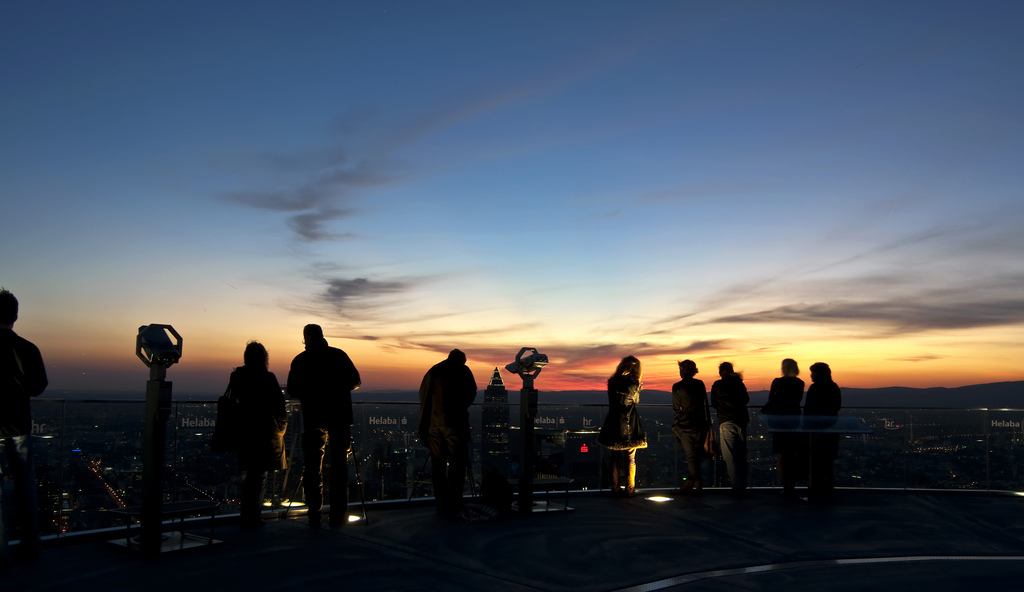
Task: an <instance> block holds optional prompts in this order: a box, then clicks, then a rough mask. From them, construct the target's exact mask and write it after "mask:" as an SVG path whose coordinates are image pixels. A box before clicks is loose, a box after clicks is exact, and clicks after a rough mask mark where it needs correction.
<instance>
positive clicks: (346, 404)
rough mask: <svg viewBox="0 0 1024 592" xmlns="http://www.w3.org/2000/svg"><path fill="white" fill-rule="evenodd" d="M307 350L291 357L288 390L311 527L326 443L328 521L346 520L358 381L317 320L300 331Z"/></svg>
mask: <svg viewBox="0 0 1024 592" xmlns="http://www.w3.org/2000/svg"><path fill="white" fill-rule="evenodd" d="M302 336H303V338H304V339H305V344H306V351H304V352H302V353H300V354H299V355H297V356H295V359H294V360H292V367H291V370H290V371H289V372H288V393H289V395H290V396H292V397H294V398H296V399H298V400H299V402H300V403H301V404H302V425H303V432H302V455H303V458H304V464H305V467H304V469H303V473H302V488H303V491H304V492H305V494H306V506H307V507H308V508H309V513H308V516H309V526H310V527H311V528H320V520H321V515H322V512H323V506H324V489H323V460H324V449H325V448H326V447H327V444H328V443H330V445H331V446H330V450H331V453H330V454H331V456H330V459H329V462H330V466H331V482H330V488H329V489H330V494H331V497H330V500H329V501H330V505H331V512H330V525H331V526H342V525H344V524H345V520H346V519H347V515H348V512H347V506H348V451H349V449H350V448H351V446H352V391H353V390H355V389H357V388H359V386H360V384H361V381H360V379H359V371H358V370H356V367H355V365H353V364H352V360H350V359H349V357H348V354H346V353H345V352H343V351H341V350H340V349H338V348H336V347H329V346H328V345H327V340H326V339H324V331H323V329H321V328H320V325H306V326H305V328H303V330H302Z"/></svg>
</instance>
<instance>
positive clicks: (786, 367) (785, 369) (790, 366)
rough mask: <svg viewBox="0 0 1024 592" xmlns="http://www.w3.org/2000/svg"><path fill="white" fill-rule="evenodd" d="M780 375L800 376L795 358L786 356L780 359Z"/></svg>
mask: <svg viewBox="0 0 1024 592" xmlns="http://www.w3.org/2000/svg"><path fill="white" fill-rule="evenodd" d="M782 375H783V376H800V367H799V366H797V364H796V360H794V359H791V358H786V359H785V360H782Z"/></svg>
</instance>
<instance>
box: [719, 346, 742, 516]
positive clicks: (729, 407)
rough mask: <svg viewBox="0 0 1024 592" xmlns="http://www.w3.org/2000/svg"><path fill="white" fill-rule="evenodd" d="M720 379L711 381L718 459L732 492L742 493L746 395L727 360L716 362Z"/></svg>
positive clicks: (739, 377) (738, 377)
mask: <svg viewBox="0 0 1024 592" xmlns="http://www.w3.org/2000/svg"><path fill="white" fill-rule="evenodd" d="M718 375H719V376H721V379H720V380H716V381H715V383H714V384H712V385H711V405H712V406H713V407H714V408H715V409H716V410H717V411H718V433H719V438H720V440H721V446H722V459H723V460H725V468H726V470H727V472H728V473H729V483H730V485H732V493H733V495H737V496H743V495H746V490H747V423H749V422H750V415H749V414H748V413H747V403H749V402H750V395H748V394H747V386H746V385H745V384H743V377H742V376H740V375H739V374H737V373H736V372H735V371H733V367H732V364H731V363H730V362H722V363H721V364H719V365H718Z"/></svg>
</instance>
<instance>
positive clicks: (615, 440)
mask: <svg viewBox="0 0 1024 592" xmlns="http://www.w3.org/2000/svg"><path fill="white" fill-rule="evenodd" d="M642 378H643V370H642V368H641V366H640V360H638V359H636V358H635V357H633V356H626V357H625V358H622V361H621V362H619V365H618V367H616V368H615V373H614V374H612V375H611V377H610V378H609V379H608V417H606V418H605V420H604V425H602V426H601V432H600V433H599V434H598V436H597V441H598V443H599V444H601V445H603V446H606V447H608V448H610V449H611V451H612V452H611V473H612V494H613V495H626V496H628V497H633V496H635V495H636V450H637V448H647V435H646V434H645V433H644V427H643V425H642V424H641V423H640V414H639V413H638V412H637V404H639V403H640V391H641V390H642V389H643V384H642V382H641V380H642ZM623 464H625V465H626V467H625V468H626V474H627V481H626V488H625V491H624V492H623V488H622V487H621V485H620V475H619V473H620V471H621V469H622V468H623V467H622V465H623Z"/></svg>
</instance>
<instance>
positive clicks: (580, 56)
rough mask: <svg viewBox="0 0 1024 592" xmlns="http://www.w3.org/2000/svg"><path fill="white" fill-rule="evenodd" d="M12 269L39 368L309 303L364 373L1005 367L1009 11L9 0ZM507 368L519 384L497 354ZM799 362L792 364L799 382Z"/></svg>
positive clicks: (143, 376) (304, 310) (4, 81)
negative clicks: (452, 361) (446, 366)
mask: <svg viewBox="0 0 1024 592" xmlns="http://www.w3.org/2000/svg"><path fill="white" fill-rule="evenodd" d="M0 12H2V16H0V106H2V108H0V199H2V203H3V208H2V209H3V212H4V214H3V216H2V223H0V224H2V231H0V252H2V257H0V285H2V286H3V287H5V288H7V289H8V290H10V291H12V292H13V293H14V294H15V295H16V296H17V297H18V298H19V300H20V302H21V313H20V318H19V320H18V322H17V323H16V325H15V327H14V328H15V331H16V332H17V333H18V334H19V335H22V336H24V337H26V338H28V339H29V340H31V341H33V342H34V343H36V344H37V345H38V346H39V347H40V349H41V351H42V353H43V357H44V360H45V361H46V364H47V371H48V373H49V377H50V382H51V389H55V390H59V389H67V390H132V389H139V390H142V389H143V388H144V387H145V381H146V380H147V378H148V372H147V370H146V368H145V367H144V366H143V364H142V363H141V361H140V360H138V359H137V358H136V357H135V337H136V335H137V333H138V328H139V326H141V325H147V324H150V323H163V324H170V325H172V326H173V327H174V328H175V329H176V330H177V331H178V332H179V333H180V334H181V335H182V337H183V356H182V358H181V361H180V363H179V364H178V365H176V366H174V367H172V368H171V369H170V370H169V371H168V379H169V380H172V381H173V382H174V384H175V391H176V393H178V392H203V393H212V392H217V391H219V390H222V389H223V387H224V385H226V383H227V379H228V374H229V373H230V371H231V369H232V368H233V367H235V366H238V365H241V362H242V351H243V349H244V347H245V344H246V343H247V342H248V341H249V340H253V339H256V340H259V341H260V342H262V343H263V344H265V345H266V347H267V349H268V350H269V352H270V366H271V370H272V371H274V372H275V373H276V374H277V375H278V378H279V379H280V381H281V382H285V381H286V377H287V372H288V367H289V364H290V361H291V359H292V358H293V357H294V356H295V355H296V354H298V353H299V352H300V351H302V348H303V345H302V327H303V325H305V324H306V323H318V324H321V325H322V326H323V327H324V330H325V334H326V336H327V338H328V341H329V343H330V344H331V345H333V346H336V347H340V348H342V349H344V350H345V351H346V352H348V353H349V355H350V356H351V358H352V359H353V361H354V362H355V364H356V366H357V367H358V368H359V370H360V372H361V374H362V377H363V388H364V389H367V390H382V389H415V388H417V387H418V385H419V382H420V380H421V378H422V376H423V374H424V372H425V371H426V370H427V369H428V368H429V367H430V366H431V365H432V364H434V363H436V362H438V361H440V360H442V359H444V357H445V356H446V354H447V352H448V351H449V350H451V349H452V348H455V347H457V348H460V349H462V350H463V351H465V352H466V354H467V356H468V358H469V365H470V367H471V369H472V370H473V371H474V374H475V375H476V379H477V382H478V384H479V386H480V387H481V388H483V386H485V384H486V382H487V380H488V378H489V377H490V374H491V372H492V370H493V368H494V367H495V366H504V365H505V364H507V363H509V362H511V361H512V360H513V359H514V357H515V354H516V353H517V352H518V351H519V349H520V348H521V347H534V348H537V349H538V350H539V351H540V352H541V353H545V354H547V355H548V356H549V358H550V360H551V363H550V365H549V366H548V367H547V368H545V369H544V370H543V371H542V373H541V374H540V375H539V376H538V377H537V384H536V386H537V388H539V389H540V390H542V391H543V390H586V389H595V390H600V389H603V388H604V384H605V381H606V380H607V378H608V376H609V375H610V374H611V373H612V371H613V370H614V367H615V364H616V363H617V362H618V361H619V359H621V358H622V357H623V356H625V355H630V354H632V355H636V356H637V357H638V358H640V360H641V361H642V362H643V364H644V386H645V388H648V389H662V390H668V389H670V388H671V385H672V383H673V382H675V381H676V380H678V368H677V364H676V363H677V361H679V360H682V359H686V358H689V359H693V360H694V361H696V362H697V365H698V367H699V368H700V374H698V378H703V379H704V380H705V382H707V383H708V384H710V382H711V381H713V380H714V379H715V378H717V371H716V369H717V365H718V364H719V363H720V362H722V361H731V362H733V363H734V365H735V367H736V369H737V370H738V371H740V372H741V373H742V374H743V376H744V378H745V381H746V383H747V385H748V387H749V388H750V389H752V390H757V389H765V388H767V387H768V384H769V383H770V381H771V380H772V378H774V377H776V376H778V375H779V364H780V361H781V360H782V359H783V358H794V359H796V360H797V361H798V362H799V363H800V367H801V369H802V370H803V371H804V372H803V374H802V376H803V377H804V378H805V379H808V373H807V371H806V368H807V367H808V366H810V364H811V363H813V362H818V361H822V362H826V363H828V364H829V365H830V366H831V367H832V369H833V376H834V377H835V379H836V381H837V382H838V383H839V384H840V386H849V387H860V388H870V387H884V386H916V387H933V386H948V387H952V386H960V385H965V384H978V383H987V382H998V381H1006V380H1022V379H1024V364H1022V360H1024V290H1022V289H1021V288H1022V286H1024V257H1022V254H1024V232H1021V230H1020V229H1021V228H1022V227H1024V36H1022V35H1021V34H1020V31H1021V30H1022V28H1024V4H1022V3H1020V2H1016V1H1011V2H983V3H964V2H941V1H926V2H760V1H757V2H742V1H740V2H601V1H597V0H594V1H586V2H572V1H566V2H540V1H537V2H508V3H504V2H503V3H498V2H390V1H375V2H315V1H313V2H302V3H284V2H262V1H258V0H247V1H245V2H240V1H237V2H232V1H225V2H212V3H211V2H187V1H181V2H145V3H142V2H103V1H101V2H75V3H67V2H45V1H43V2H20V3H15V2H8V3H4V5H3V7H2V8H0ZM503 374H504V379H505V382H506V384H507V385H508V386H509V387H510V388H519V387H520V386H521V383H520V381H519V379H518V378H517V377H515V376H514V375H509V374H507V373H505V372H504V371H503ZM808 380H809V379H808Z"/></svg>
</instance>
